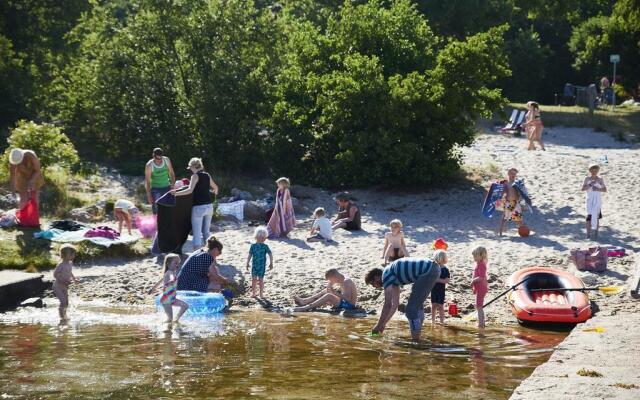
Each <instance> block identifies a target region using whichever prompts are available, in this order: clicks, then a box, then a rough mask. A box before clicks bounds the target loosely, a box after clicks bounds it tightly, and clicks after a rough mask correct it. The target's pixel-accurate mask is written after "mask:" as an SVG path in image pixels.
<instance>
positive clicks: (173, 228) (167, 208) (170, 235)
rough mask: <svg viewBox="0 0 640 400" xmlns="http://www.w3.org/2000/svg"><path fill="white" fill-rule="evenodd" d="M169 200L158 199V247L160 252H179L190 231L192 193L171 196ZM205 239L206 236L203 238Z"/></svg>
mask: <svg viewBox="0 0 640 400" xmlns="http://www.w3.org/2000/svg"><path fill="white" fill-rule="evenodd" d="M170 196H171V197H172V198H173V199H171V200H170V201H158V202H157V203H156V204H157V206H158V217H157V228H158V232H157V236H156V241H157V245H158V249H159V250H160V252H162V253H181V252H182V245H183V244H184V243H185V242H186V241H187V238H188V237H189V232H191V208H192V206H193V194H188V195H185V196H177V197H175V196H172V195H170ZM205 239H206V238H205Z"/></svg>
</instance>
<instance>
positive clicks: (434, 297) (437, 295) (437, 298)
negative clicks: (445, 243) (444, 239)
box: [431, 250, 451, 324]
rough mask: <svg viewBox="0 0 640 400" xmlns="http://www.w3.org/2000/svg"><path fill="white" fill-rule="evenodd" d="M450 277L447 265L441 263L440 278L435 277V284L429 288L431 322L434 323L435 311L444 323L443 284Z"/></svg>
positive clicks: (445, 283)
mask: <svg viewBox="0 0 640 400" xmlns="http://www.w3.org/2000/svg"><path fill="white" fill-rule="evenodd" d="M436 251H438V250H436ZM434 258H435V253H434ZM450 277H451V275H449V269H448V268H447V266H446V265H441V266H440V278H439V279H436V284H435V285H434V286H433V289H431V324H435V323H436V312H437V313H438V314H440V323H441V324H444V296H445V285H448V284H449V281H450Z"/></svg>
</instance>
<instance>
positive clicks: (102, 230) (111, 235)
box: [84, 226, 120, 240]
mask: <svg viewBox="0 0 640 400" xmlns="http://www.w3.org/2000/svg"><path fill="white" fill-rule="evenodd" d="M84 237H86V238H92V237H102V238H106V239H111V240H116V239H118V238H119V237H120V234H119V233H118V231H116V230H115V229H113V228H109V227H108V226H96V227H95V228H91V229H89V230H88V231H87V233H85V234H84Z"/></svg>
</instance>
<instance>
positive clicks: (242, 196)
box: [231, 188, 253, 201]
mask: <svg viewBox="0 0 640 400" xmlns="http://www.w3.org/2000/svg"><path fill="white" fill-rule="evenodd" d="M231 196H232V197H233V198H234V199H235V200H247V201H249V200H253V195H252V194H251V193H249V192H247V191H244V190H240V189H238V188H233V189H231Z"/></svg>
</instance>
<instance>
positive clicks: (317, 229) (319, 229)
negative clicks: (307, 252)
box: [307, 207, 333, 242]
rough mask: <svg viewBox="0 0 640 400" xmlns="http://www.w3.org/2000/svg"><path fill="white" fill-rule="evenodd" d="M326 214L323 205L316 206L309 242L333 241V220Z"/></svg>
mask: <svg viewBox="0 0 640 400" xmlns="http://www.w3.org/2000/svg"><path fill="white" fill-rule="evenodd" d="M326 214H327V213H326V212H325V211H324V208H322V207H318V208H316V210H315V211H314V212H313V216H314V218H315V221H313V226H312V227H311V231H310V232H309V237H308V238H307V242H320V241H327V242H329V241H331V235H332V234H333V229H331V221H329V218H327V217H326Z"/></svg>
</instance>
